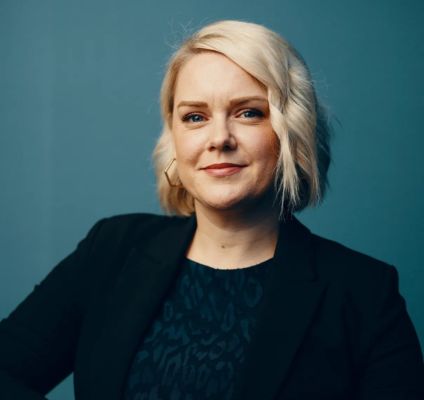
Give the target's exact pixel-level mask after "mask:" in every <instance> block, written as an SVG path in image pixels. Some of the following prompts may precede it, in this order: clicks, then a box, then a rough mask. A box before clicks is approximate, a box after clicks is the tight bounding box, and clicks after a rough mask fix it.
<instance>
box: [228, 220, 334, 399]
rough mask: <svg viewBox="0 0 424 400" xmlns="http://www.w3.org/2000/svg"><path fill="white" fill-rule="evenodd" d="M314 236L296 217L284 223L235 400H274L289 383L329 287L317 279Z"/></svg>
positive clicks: (239, 378) (236, 389) (237, 383)
mask: <svg viewBox="0 0 424 400" xmlns="http://www.w3.org/2000/svg"><path fill="white" fill-rule="evenodd" d="M311 236H312V235H311V232H310V231H309V229H308V228H306V227H305V226H304V225H302V224H301V223H300V222H299V221H298V220H297V219H296V218H295V217H294V216H293V217H292V220H290V221H287V222H286V223H282V224H281V227H280V233H279V238H278V243H277V248H276V252H275V255H274V260H273V264H272V267H271V271H270V273H269V275H268V280H267V283H266V287H265V290H264V298H263V302H262V306H261V310H260V312H259V316H258V319H257V322H256V325H255V330H254V333H253V335H252V339H251V342H250V345H249V347H248V349H247V350H246V353H245V359H244V361H243V364H242V370H241V373H240V375H239V377H238V381H237V382H236V388H235V393H234V396H233V399H234V400H257V399H261V400H271V399H275V398H276V396H277V394H278V391H279V389H280V388H281V386H282V385H283V383H284V379H285V377H286V375H287V372H288V370H289V367H290V364H291V363H292V361H293V359H294V357H295V354H296V351H297V349H298V348H299V346H300V344H301V342H302V339H303V337H304V336H305V333H306V332H307V329H308V326H309V325H310V323H311V322H312V318H313V316H314V314H315V311H316V310H317V307H318V304H319V301H320V298H321V297H322V295H323V293H324V290H325V288H326V286H327V283H326V282H323V281H319V280H317V277H316V276H315V271H314V260H313V257H312V248H311V245H312V244H311Z"/></svg>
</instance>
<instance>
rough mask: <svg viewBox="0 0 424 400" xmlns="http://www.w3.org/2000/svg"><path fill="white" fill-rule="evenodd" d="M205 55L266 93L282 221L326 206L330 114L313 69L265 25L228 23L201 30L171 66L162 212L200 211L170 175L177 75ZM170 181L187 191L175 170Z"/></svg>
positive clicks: (159, 151)
mask: <svg viewBox="0 0 424 400" xmlns="http://www.w3.org/2000/svg"><path fill="white" fill-rule="evenodd" d="M204 51H214V52H217V53H220V54H223V55H225V56H226V57H228V58H229V59H230V60H232V61H233V62H235V63H236V64H237V65H239V66H240V67H241V68H243V69H244V70H245V71H246V72H248V73H249V74H250V75H252V76H253V77H254V78H256V79H257V80H258V81H259V82H260V83H261V84H262V85H264V86H265V88H266V89H267V93H268V103H269V108H270V121H271V125H272V127H273V130H274V132H275V134H276V135H277V137H278V144H279V157H278V161H277V165H276V166H275V201H277V202H278V203H279V207H280V218H281V216H284V214H285V213H286V212H289V213H292V212H296V211H301V210H303V209H304V208H306V207H311V206H317V205H318V204H320V203H321V202H322V200H323V197H324V193H325V191H326V188H327V186H329V183H328V179H327V172H328V168H329V164H330V161H331V160H330V145H329V141H330V137H331V126H330V124H329V122H328V115H329V114H328V112H327V109H326V108H325V107H324V106H323V104H322V103H321V102H320V101H318V99H317V97H316V94H315V90H314V85H313V81H312V78H311V75H310V73H309V70H308V67H307V66H306V63H305V62H304V60H303V58H302V57H301V56H300V54H299V53H297V51H296V50H295V49H294V48H293V47H292V46H291V45H290V44H289V43H288V42H287V41H286V40H285V39H284V38H282V37H281V36H280V35H278V34H277V33H275V32H273V31H271V30H269V29H267V28H265V27H264V26H261V25H257V24H253V23H249V22H242V21H230V20H228V21H218V22H214V23H212V24H210V25H207V26H205V27H204V28H202V29H200V30H199V31H197V32H196V33H195V34H194V35H192V36H191V37H189V38H188V39H187V40H185V41H184V42H183V43H182V45H181V46H180V48H179V49H178V50H176V51H175V52H174V54H173V55H172V56H171V57H170V59H169V61H168V63H167V68H166V72H165V77H164V79H163V82H162V88H161V94H160V101H161V111H162V118H163V130H162V135H161V136H160V138H159V140H158V142H157V144H156V147H155V149H154V152H153V159H154V165H155V170H156V176H157V183H158V195H159V201H160V204H161V206H162V209H163V210H164V211H165V212H166V213H167V214H171V215H172V214H175V215H177V216H189V215H190V214H192V213H193V212H194V199H193V197H192V196H191V194H190V193H188V192H187V190H186V189H185V188H183V187H172V186H170V185H169V183H168V181H167V179H166V176H165V174H164V171H165V169H166V167H167V165H168V164H169V162H170V161H171V159H172V158H173V157H175V150H174V144H173V139H172V136H171V135H172V133H171V132H172V116H173V109H174V93H175V87H176V82H177V77H178V72H179V71H180V70H181V68H182V67H183V66H184V65H185V64H186V63H187V61H188V60H190V59H191V58H192V57H193V56H195V55H196V54H199V53H201V52H204ZM168 175H169V178H170V180H171V182H172V183H173V184H174V185H182V183H181V181H180V179H179V177H178V173H177V168H175V167H174V168H171V170H170V171H169V172H168Z"/></svg>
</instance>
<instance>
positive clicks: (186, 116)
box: [181, 108, 264, 123]
mask: <svg viewBox="0 0 424 400" xmlns="http://www.w3.org/2000/svg"><path fill="white" fill-rule="evenodd" d="M247 112H252V113H255V114H256V116H255V117H250V119H253V118H262V117H263V116H264V114H263V113H262V112H261V111H259V110H257V109H256V108H249V109H247V110H244V111H243V112H242V113H241V115H243V114H244V113H247ZM196 115H198V116H199V117H202V118H203V116H201V115H200V114H198V113H190V114H187V115H185V116H184V117H182V118H181V121H183V122H187V121H189V119H190V118H191V117H194V116H196ZM247 118H249V117H247ZM189 122H192V123H195V122H193V121H189ZM198 122H203V121H198Z"/></svg>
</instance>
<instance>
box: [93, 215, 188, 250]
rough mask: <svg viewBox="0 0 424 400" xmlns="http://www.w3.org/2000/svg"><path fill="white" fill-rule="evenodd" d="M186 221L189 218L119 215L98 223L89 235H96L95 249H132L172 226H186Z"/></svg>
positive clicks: (94, 240)
mask: <svg viewBox="0 0 424 400" xmlns="http://www.w3.org/2000/svg"><path fill="white" fill-rule="evenodd" d="M185 221H187V218H181V217H169V216H164V215H156V214H148V213H129V214H118V215H113V216H110V217H105V218H102V219H101V220H99V221H97V222H96V223H95V224H94V226H93V227H92V228H91V229H90V232H89V233H88V235H89V236H90V235H92V236H94V235H95V238H93V246H94V247H96V246H97V247H101V248H103V249H106V248H108V249H113V248H119V247H122V246H123V247H129V248H130V247H132V246H134V245H135V244H136V243H137V242H139V241H142V240H143V239H146V238H149V239H151V238H152V237H153V236H155V234H157V233H158V232H161V231H163V230H164V229H166V228H168V227H170V226H174V225H179V224H184V222H185Z"/></svg>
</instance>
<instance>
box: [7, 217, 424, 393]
mask: <svg viewBox="0 0 424 400" xmlns="http://www.w3.org/2000/svg"><path fill="white" fill-rule="evenodd" d="M195 228H196V219H195V216H194V215H193V216H192V217H191V218H176V217H174V218H171V217H163V216H155V215H148V214H128V215H120V216H114V217H111V218H105V219H102V220H100V221H98V222H97V223H96V224H95V225H94V226H93V227H92V229H91V230H90V231H89V233H88V234H87V236H86V237H85V238H84V239H83V240H81V242H80V243H79V244H78V246H77V248H76V250H75V251H74V252H73V253H71V254H70V255H69V256H68V257H66V258H65V259H63V260H62V261H61V262H60V263H59V264H58V265H57V266H56V267H55V268H54V269H53V270H52V271H51V272H50V273H49V274H48V275H47V277H46V278H45V279H44V280H43V281H42V282H41V283H40V284H39V285H36V286H35V288H34V290H33V292H32V293H30V294H29V295H28V297H27V298H26V299H25V300H24V301H23V302H22V303H21V304H20V305H19V306H18V307H17V308H16V309H15V310H14V311H13V312H12V313H11V314H10V316H9V317H8V318H5V319H3V320H2V321H1V322H0V399H1V400H12V399H13V400H17V399H25V400H40V399H44V397H43V396H44V395H45V394H46V393H48V392H49V391H50V390H51V389H52V388H54V387H55V386H56V385H57V384H58V383H59V382H61V381H62V380H63V379H64V378H65V377H67V376H68V375H69V374H70V373H71V372H72V371H74V385H75V397H76V400H119V399H122V395H123V390H124V385H125V380H126V374H127V373H128V371H129V368H130V366H131V362H132V359H133V357H134V355H135V352H136V351H137V348H138V345H139V343H140V341H141V340H142V339H143V335H144V334H147V330H148V329H149V327H150V324H151V322H152V320H153V318H154V317H155V313H156V311H158V308H159V307H160V306H161V304H162V301H163V299H164V296H166V295H167V293H168V291H169V290H170V289H171V288H172V284H173V282H174V280H175V279H176V276H177V274H178V272H179V268H180V265H181V263H180V261H181V259H182V258H183V257H184V256H185V252H186V249H187V247H188V245H189V243H190V241H191V239H192V237H193V234H194V231H195ZM262 305H263V306H262V308H261V310H260V313H259V317H258V320H257V324H256V327H255V329H256V330H255V331H254V333H253V336H252V340H251V343H250V347H249V348H248V349H247V351H246V353H245V360H244V363H243V364H242V371H241V374H240V378H239V380H238V381H237V382H236V394H237V395H236V396H235V397H234V399H235V400H271V399H278V400H283V399H285V400H289V399H291V400H294V399H308V400H320V399H322V400H324V399H325V400H330V399H361V400H365V399H367V400H368V399H369V400H371V399H373V400H374V399H381V400H383V399H387V400H388V399H391V400H394V399H399V400H401V399H402V400H412V399H424V367H423V358H422V352H421V348H420V344H419V341H418V338H417V335H416V332H415V330H414V327H413V325H412V323H411V320H410V318H409V316H408V314H407V311H406V308H405V301H404V299H403V297H402V296H401V295H400V294H399V291H398V274H397V271H396V269H395V267H393V266H391V265H389V264H386V263H384V262H381V261H378V260H376V259H374V258H371V257H369V256H366V255H364V254H361V253H358V252H356V251H354V250H350V249H348V248H346V247H344V246H342V245H341V244H338V243H336V242H333V241H331V240H327V239H324V238H322V237H319V236H317V235H314V234H312V233H311V232H310V231H309V229H308V228H306V227H305V226H304V225H302V224H301V223H300V222H299V221H298V220H297V219H296V218H294V217H293V219H291V220H290V221H288V222H286V223H285V224H283V223H282V224H281V229H280V235H279V238H278V244H277V248H276V252H275V256H274V261H273V263H272V267H271V271H270V274H269V280H268V281H267V283H266V285H265V290H264V298H263V303H262Z"/></svg>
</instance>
